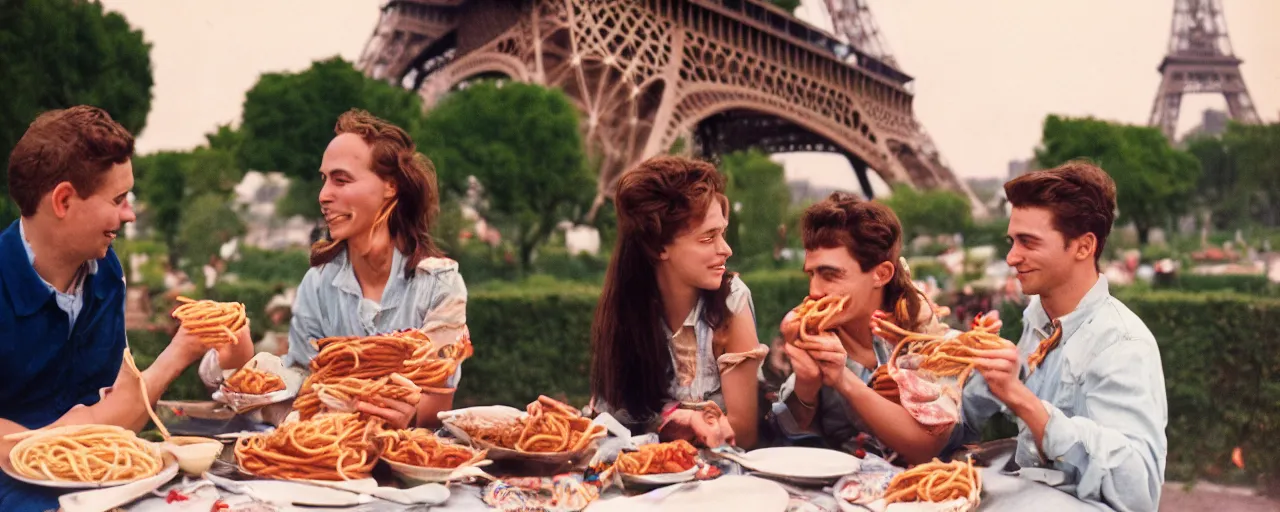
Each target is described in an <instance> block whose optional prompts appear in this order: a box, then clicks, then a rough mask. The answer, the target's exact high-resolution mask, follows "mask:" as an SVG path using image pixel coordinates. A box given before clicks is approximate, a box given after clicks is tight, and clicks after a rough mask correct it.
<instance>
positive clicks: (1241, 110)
mask: <svg viewBox="0 0 1280 512" xmlns="http://www.w3.org/2000/svg"><path fill="white" fill-rule="evenodd" d="M1223 96H1224V97H1226V99H1227V111H1228V112H1230V114H1231V118H1232V119H1236V120H1239V121H1240V122H1242V123H1258V122H1260V120H1259V118H1258V111H1257V110H1255V109H1254V108H1253V100H1252V99H1251V98H1249V92H1248V91H1244V92H1227V93H1223Z"/></svg>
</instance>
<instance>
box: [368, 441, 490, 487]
mask: <svg viewBox="0 0 1280 512" xmlns="http://www.w3.org/2000/svg"><path fill="white" fill-rule="evenodd" d="M378 440H379V442H381V443H382V455H381V458H382V460H383V462H386V463H387V465H388V466H390V467H391V472H392V473H395V474H396V475H399V476H400V477H402V478H404V479H407V480H411V481H414V482H447V481H450V480H456V479H459V478H464V477H467V476H476V475H478V474H479V473H480V471H479V469H478V468H479V467H480V466H485V465H488V464H489V463H491V462H492V461H490V460H487V459H485V454H486V453H487V452H485V451H484V450H476V449H474V448H471V447H469V446H464V445H461V444H457V443H454V442H452V441H450V440H447V439H441V438H439V437H436V435H435V434H433V433H431V431H430V430H427V429H417V428H414V429H404V430H386V431H383V432H380V433H379V434H378ZM469 468H477V469H475V470H468V469H469Z"/></svg>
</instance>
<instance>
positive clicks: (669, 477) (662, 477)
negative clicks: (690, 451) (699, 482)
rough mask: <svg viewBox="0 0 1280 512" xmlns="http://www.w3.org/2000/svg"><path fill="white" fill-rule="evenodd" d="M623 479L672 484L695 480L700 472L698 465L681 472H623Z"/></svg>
mask: <svg viewBox="0 0 1280 512" xmlns="http://www.w3.org/2000/svg"><path fill="white" fill-rule="evenodd" d="M619 473H621V474H622V481H623V482H624V483H629V484H630V483H635V484H640V485H671V484H678V483H681V482H688V481H690V480H693V479H694V477H695V476H696V475H697V474H698V466H694V467H691V468H689V469H686V470H684V471H681V472H679V473H658V474H653V475H629V474H626V473H622V472H621V471H619Z"/></svg>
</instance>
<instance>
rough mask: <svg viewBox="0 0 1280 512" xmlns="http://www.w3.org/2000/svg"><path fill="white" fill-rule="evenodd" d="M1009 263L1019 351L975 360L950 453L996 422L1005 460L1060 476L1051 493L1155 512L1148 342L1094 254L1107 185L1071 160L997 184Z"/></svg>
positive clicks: (1158, 400) (1153, 360) (1155, 416)
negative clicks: (1002, 418)
mask: <svg viewBox="0 0 1280 512" xmlns="http://www.w3.org/2000/svg"><path fill="white" fill-rule="evenodd" d="M1005 194H1006V196H1007V197H1008V199H1009V202H1010V204H1012V205H1013V213H1012V215H1011V216H1010V218H1009V230H1008V235H1009V238H1010V239H1011V240H1012V248H1011V249H1010V251H1009V255H1008V257H1007V261H1008V263H1009V266H1011V267H1014V268H1015V269H1016V270H1017V272H1018V281H1019V283H1021V285H1022V291H1023V293H1025V294H1027V295H1031V296H1033V297H1032V299H1031V302H1030V304H1029V305H1028V306H1027V309H1026V312H1025V313H1024V315H1023V330H1022V337H1021V339H1020V340H1019V342H1018V347H1017V349H1016V350H1015V349H1013V348H1009V349H1003V350H986V351H979V354H978V355H979V356H981V357H979V358H977V360H976V361H977V366H978V370H979V373H980V374H981V375H980V376H975V377H974V378H972V379H970V381H969V382H968V384H967V385H966V386H965V390H964V397H963V401H962V403H963V411H962V418H961V423H960V425H959V426H958V427H957V428H956V429H955V430H954V431H953V432H952V436H951V442H950V444H949V447H950V448H953V449H954V448H956V447H958V446H960V445H961V444H963V443H966V442H972V441H976V440H977V439H978V437H979V435H980V434H981V430H982V425H983V424H984V423H985V422H986V421H987V420H988V419H989V418H990V417H991V416H992V415H994V414H996V413H997V412H1003V413H1005V414H1006V415H1009V416H1012V418H1013V419H1014V420H1015V421H1016V422H1017V424H1018V438H1017V439H1018V448H1017V452H1016V453H1015V455H1014V461H1015V462H1016V463H1017V465H1018V466H1019V467H1021V468H1032V467H1037V468H1049V469H1053V470H1057V471H1060V472H1061V473H1062V476H1063V483H1062V484H1061V485H1059V486H1058V487H1059V489H1061V490H1063V491H1065V492H1068V493H1071V494H1073V495H1075V496H1077V497H1078V498H1080V499H1081V500H1085V501H1087V502H1090V503H1091V504H1096V505H1100V506H1105V507H1110V508H1112V509H1115V510H1126V511H1127V510H1156V509H1157V507H1159V504H1160V488H1161V485H1162V484H1163V483H1164V469H1165V457H1166V454H1167V441H1166V439H1165V426H1166V424H1167V422H1168V405H1167V403H1166V400H1165V385H1164V371H1163V368H1162V367H1161V364H1160V350H1159V347H1158V346H1157V345H1156V340H1155V337H1154V336H1153V335H1152V334H1151V331H1149V330H1148V329H1147V327H1146V326H1145V325H1144V324H1143V323H1142V320H1140V319H1139V318H1138V317H1137V316H1136V315H1134V314H1133V312H1132V311H1130V310H1129V308H1127V307H1125V305H1124V304H1122V303H1121V302H1120V301H1119V300H1117V299H1116V298H1115V297H1112V296H1111V293H1110V289H1109V287H1108V283H1107V279H1106V277H1104V276H1102V275H1100V274H1099V273H1098V257H1099V256H1098V255H1099V254H1101V252H1102V249H1103V247H1105V245H1106V241H1107V235H1108V234H1110V231H1111V224H1112V222H1113V221H1114V219H1115V214H1114V212H1115V209H1116V203H1115V197H1116V191H1115V182H1113V181H1112V180H1111V177H1110V176H1108V175H1107V174H1106V173H1105V172H1104V171H1103V170H1102V169H1099V168H1097V167H1095V166H1093V165H1090V164H1087V163H1079V162H1072V163H1068V164H1065V165H1063V166H1061V167H1058V168H1056V169H1051V170H1047V171H1037V172H1033V173H1030V174H1027V175H1024V176H1021V177H1019V178H1017V179H1014V180H1012V181H1010V182H1009V183H1006V184H1005Z"/></svg>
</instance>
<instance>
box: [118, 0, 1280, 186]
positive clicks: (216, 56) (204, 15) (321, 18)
mask: <svg viewBox="0 0 1280 512" xmlns="http://www.w3.org/2000/svg"><path fill="white" fill-rule="evenodd" d="M869 2H870V6H871V9H872V11H873V12H874V13H875V15H876V18H877V20H878V22H879V25H880V29H881V31H882V32H883V34H884V37H885V38H886V40H887V42H888V46H889V48H890V49H891V50H892V51H893V53H894V55H895V56H896V58H897V60H898V63H899V64H900V65H901V66H902V67H903V70H904V71H906V72H907V73H908V74H910V75H912V76H914V77H915V79H916V80H915V92H916V99H915V110H916V115H917V116H918V117H919V118H920V120H921V121H922V122H923V123H924V125H925V127H926V128H927V129H928V130H929V132H930V134H931V135H932V136H933V138H934V140H935V142H936V143H937V144H938V146H939V148H940V149H941V150H942V152H943V155H944V156H945V157H946V159H947V160H948V161H949V162H950V164H951V166H952V168H953V169H954V170H955V171H956V173H957V174H959V175H960V176H962V177H977V176H1003V175H1004V174H1005V173H1006V170H1007V164H1008V161H1009V160H1011V159H1021V158H1026V157H1028V156H1030V155H1031V153H1032V150H1033V148H1034V147H1035V145H1036V144H1037V142H1038V141H1039V138H1040V123H1041V122H1042V121H1043V119H1044V117H1045V115H1047V114H1049V113H1059V114H1067V115H1075V116H1083V115H1093V116H1096V117H1100V118H1105V119H1111V120H1116V121H1122V122H1126V123H1135V124H1145V123H1146V122H1147V118H1148V116H1149V115H1150V111H1151V104H1152V100H1153V99H1154V97H1155V92H1156V87H1157V85H1158V84H1159V81H1160V75H1159V73H1157V72H1156V66H1158V65H1159V63H1160V59H1161V58H1162V57H1163V55H1164V52H1165V49H1166V46H1167V44H1168V39H1169V33H1168V32H1169V23H1170V19H1171V16H1172V11H1173V7H1172V6H1173V0H1034V1H1025V0H966V1H958V0H869ZM102 3H103V4H104V5H105V6H106V7H107V8H108V9H111V10H114V11H118V12H121V13H122V14H124V16H125V17H126V18H128V20H129V22H130V23H131V24H132V25H133V26H135V27H139V28H141V29H142V30H143V33H144V36H145V38H146V40H147V41H149V42H151V43H152V45H153V48H152V54H151V58H152V65H153V68H154V71H155V82H156V85H155V88H154V89H153V94H154V99H153V101H152V109H151V114H150V116H149V117H148V118H147V127H146V129H145V130H144V131H143V133H142V134H141V136H140V138H139V140H138V149H139V151H140V152H142V153H147V152H151V151H156V150H160V149H186V148H190V147H193V146H195V145H198V144H200V143H203V142H204V139H203V135H204V133H206V132H209V131H212V130H213V128H214V127H215V126H216V125H218V124H220V123H226V122H234V121H236V120H238V119H239V117H240V107H241V103H242V102H243V100H244V93H245V91H247V90H248V89H249V88H250V87H251V86H252V85H253V83H254V82H255V81H256V80H257V76H258V74H260V73H263V72H273V71H297V70H301V69H305V68H306V67H307V66H308V65H309V64H310V62H311V61H312V60H314V59H320V58H326V57H330V56H333V55H341V56H342V57H345V58H346V59H348V60H352V61H354V60H355V59H356V58H358V56H359V54H360V51H361V49H362V48H363V47H364V44H365V41H366V40H368V38H369V35H370V33H371V32H372V30H373V27H374V24H375V22H376V21H377V17H378V7H379V5H381V4H382V3H383V0H254V1H248V0H222V1H218V2H209V1H195V0H102ZM1223 3H1224V7H1225V9H1226V12H1227V26H1228V29H1229V31H1230V33H1231V42H1232V45H1233V46H1234V49H1235V53H1236V55H1237V56H1238V57H1240V58H1242V59H1244V61H1245V63H1244V64H1243V65H1242V71H1243V73H1244V78H1245V83H1246V85H1247V86H1248V88H1249V92H1250V93H1251V95H1252V96H1253V100H1254V103H1255V104H1256V106H1257V109H1258V113H1259V114H1260V115H1261V116H1262V117H1263V119H1264V120H1266V121H1270V122H1274V121H1276V119H1277V115H1278V114H1280V59H1276V58H1274V56H1276V55H1280V35H1278V34H1277V32H1275V29H1274V23H1275V21H1276V20H1280V0H1223ZM821 5H822V1H821V0H805V5H804V6H803V7H802V8H801V10H800V12H799V13H798V14H799V15H800V16H801V17H803V18H805V19H808V20H809V21H811V22H813V23H815V24H818V25H820V26H823V25H826V24H827V22H826V20H825V15H824V13H822V12H821V8H820V6H821ZM1210 107H1212V108H1224V107H1225V102H1224V101H1223V100H1222V99H1221V96H1218V97H1212V96H1190V97H1187V98H1186V99H1184V100H1183V104H1182V116H1181V122H1180V124H1179V128H1180V130H1186V129H1188V128H1190V127H1192V126H1194V125H1195V124H1197V123H1198V122H1199V120H1200V112H1201V111H1202V110H1203V109H1205V108H1210ZM322 149H323V148H316V150H317V151H321V150H322ZM786 160H787V161H788V166H787V167H788V169H787V171H788V172H787V174H788V176H789V177H807V178H811V179H813V180H814V181H816V182H818V183H821V184H824V185H830V186H846V187H852V186H854V184H855V183H856V181H855V180H854V178H853V176H852V173H851V172H850V171H849V167H848V165H847V164H845V163H844V162H843V159H842V158H839V157H833V156H829V155H824V156H821V157H810V156H807V155H805V156H801V157H800V158H794V157H793V158H788V159H786Z"/></svg>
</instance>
